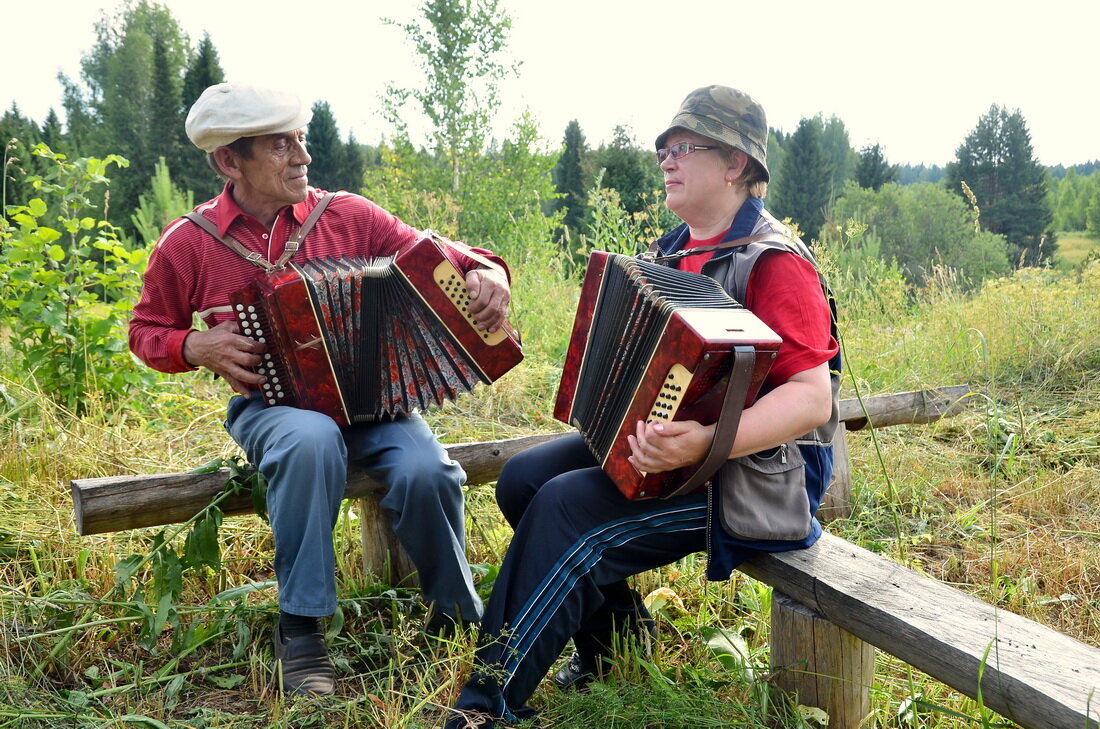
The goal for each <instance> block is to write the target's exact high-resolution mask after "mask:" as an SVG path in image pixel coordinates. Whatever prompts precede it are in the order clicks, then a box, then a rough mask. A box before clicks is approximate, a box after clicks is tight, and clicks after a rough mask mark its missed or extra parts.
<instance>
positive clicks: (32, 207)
mask: <svg viewBox="0 0 1100 729" xmlns="http://www.w3.org/2000/svg"><path fill="white" fill-rule="evenodd" d="M27 210H29V211H30V214H31V215H33V216H34V217H36V218H41V217H42V216H43V215H45V214H46V210H47V208H46V203H45V201H44V200H43V199H42V198H40V197H36V198H32V199H31V201H30V202H28V203H27Z"/></svg>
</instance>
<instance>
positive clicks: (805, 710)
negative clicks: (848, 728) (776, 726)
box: [798, 704, 829, 726]
mask: <svg viewBox="0 0 1100 729" xmlns="http://www.w3.org/2000/svg"><path fill="white" fill-rule="evenodd" d="M798 715H799V716H801V717H802V718H803V719H805V720H806V721H812V722H814V723H815V724H819V725H821V726H829V715H828V714H826V713H825V710H824V709H819V708H818V707H816V706H804V705H803V704H799V705H798Z"/></svg>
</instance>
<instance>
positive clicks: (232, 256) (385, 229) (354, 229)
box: [129, 184, 507, 372]
mask: <svg viewBox="0 0 1100 729" xmlns="http://www.w3.org/2000/svg"><path fill="white" fill-rule="evenodd" d="M231 189H232V185H231V184H227V185H226V186H225V189H224V190H223V191H222V193H221V195H219V196H218V197H216V198H214V199H213V200H210V201H209V202H206V203H203V204H202V205H199V206H198V207H197V208H195V210H196V211H198V212H200V213H201V214H202V215H203V216H204V217H206V218H208V219H209V220H211V221H213V223H214V224H215V225H217V226H218V231H219V232H220V233H221V234H222V236H225V235H226V234H228V235H230V236H232V237H233V238H236V239H237V240H238V241H240V242H241V243H242V244H244V246H245V247H247V248H248V249H249V250H251V251H255V252H258V253H260V254H261V255H262V256H263V257H264V258H266V259H267V260H269V261H274V260H276V259H277V258H278V257H279V254H281V253H282V252H283V247H284V245H285V243H286V241H287V240H288V239H289V238H290V236H291V235H292V234H293V233H294V231H295V230H297V228H298V226H300V225H301V224H302V223H303V222H305V219H306V217H307V216H308V215H309V212H310V211H311V210H312V209H313V208H314V206H315V205H316V204H317V201H318V200H320V199H321V197H323V196H324V195H325V192H324V191H323V190H318V189H316V188H312V187H311V188H309V192H308V197H307V198H306V200H305V201H304V202H301V203H298V204H296V205H290V206H287V207H286V208H283V209H282V210H281V211H279V215H278V217H277V218H276V220H275V223H274V225H272V227H271V230H265V229H264V227H263V225H261V224H260V222H259V221H258V220H256V219H255V218H253V217H252V216H250V215H247V214H245V213H244V212H243V211H242V210H241V209H240V207H239V206H238V205H237V203H236V202H235V201H234V200H233V196H232V194H231ZM420 238H421V232H420V231H418V230H417V229H416V228H413V227H412V226H410V225H407V224H405V223H403V222H402V221H401V220H399V219H398V218H396V217H395V216H394V215H392V214H390V213H389V212H387V211H386V210H383V209H382V208H380V207H379V206H378V205H375V204H374V203H373V202H371V201H370V200H367V199H366V198H364V197H362V196H360V195H352V194H342V195H338V196H337V197H336V198H334V199H333V200H332V202H331V203H330V204H329V206H328V208H327V209H326V210H325V212H324V213H323V214H322V215H321V217H320V218H319V219H318V220H317V224H316V225H315V226H314V227H313V229H312V230H311V231H310V232H309V234H308V235H307V236H306V240H305V241H304V242H303V243H302V247H301V248H300V249H299V250H298V252H297V253H295V255H294V258H293V260H294V261H305V260H308V259H310V258H318V257H323V256H334V257H335V256H360V257H364V258H373V257H387V256H392V255H394V254H396V253H397V252H398V251H400V250H401V249H402V248H404V247H405V246H408V245H411V244H412V243H415V242H416V241H417V240H419V239H420ZM471 250H473V251H476V252H477V253H480V254H482V255H484V256H486V257H487V258H489V259H490V260H492V261H493V262H494V263H497V264H499V265H500V266H501V267H502V268H504V270H505V271H507V267H506V266H505V265H504V262H503V261H502V260H500V259H499V258H497V257H496V256H493V255H492V254H490V253H489V252H488V251H486V250H484V249H481V248H472V249H471ZM448 257H451V258H452V259H453V260H452V262H453V263H454V264H455V266H456V267H457V268H458V269H459V270H461V271H463V272H466V271H469V270H471V269H473V268H476V267H477V263H476V262H475V261H474V260H473V259H471V258H469V257H467V256H465V255H463V254H461V253H460V252H458V251H454V250H451V251H448ZM261 273H262V271H261V269H259V268H257V267H256V266H255V265H254V264H252V263H249V262H248V261H246V260H244V259H243V258H242V257H241V256H239V255H237V254H236V253H234V252H233V251H231V250H229V248H227V247H226V246H224V245H222V243H220V242H219V241H217V240H214V238H212V237H211V236H210V234H209V233H207V232H206V231H204V230H202V229H201V228H199V226H197V225H195V224H194V223H192V222H191V221H190V220H187V219H185V218H180V219H179V220H176V221H175V222H173V223H171V224H169V225H168V227H167V228H165V229H164V232H163V233H162V234H161V237H160V240H158V241H157V244H156V246H155V247H154V248H153V252H152V254H151V255H150V256H149V266H148V268H147V269H146V271H145V279H144V283H143V286H142V290H141V299H140V300H139V301H138V303H137V305H136V306H135V307H134V313H133V317H132V318H131V320H130V337H129V338H130V349H131V351H133V353H134V354H135V355H137V356H138V358H140V359H141V360H142V361H143V362H145V363H146V364H147V365H149V366H150V367H152V368H154V369H157V370H160V371H162V372H185V371H188V370H192V369H194V368H193V367H191V366H190V365H189V364H187V362H186V361H185V360H184V359H183V340H184V339H186V337H187V335H188V334H189V333H190V332H191V325H192V317H193V316H194V314H196V313H197V314H198V316H199V318H201V319H202V320H203V321H204V322H205V323H206V325H207V326H210V327H213V326H215V325H217V324H219V323H221V322H223V321H226V320H229V319H233V314H232V311H231V310H230V307H229V296H230V294H232V293H234V292H235V291H239V290H240V289H242V288H244V287H245V285H247V284H248V282H249V281H251V280H252V279H253V278H255V277H256V276H258V275H260V274H261Z"/></svg>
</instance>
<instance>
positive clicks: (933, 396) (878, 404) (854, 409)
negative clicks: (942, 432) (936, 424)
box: [840, 385, 970, 430]
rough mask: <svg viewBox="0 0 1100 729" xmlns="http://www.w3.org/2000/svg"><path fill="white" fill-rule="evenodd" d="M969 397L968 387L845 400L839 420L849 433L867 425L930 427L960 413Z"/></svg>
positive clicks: (841, 405)
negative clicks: (944, 418) (934, 422)
mask: <svg viewBox="0 0 1100 729" xmlns="http://www.w3.org/2000/svg"><path fill="white" fill-rule="evenodd" d="M969 394H970V387H969V386H968V385H949V386H947V387H938V388H935V389H932V390H913V391H911V392H898V393H894V394H892V395H875V396H873V397H865V398H862V399H860V398H851V399H845V400H841V401H840V419H841V421H843V422H844V424H845V425H846V426H847V428H848V430H861V429H862V428H865V427H867V425H868V423H870V424H872V425H874V426H875V427H876V428H884V427H886V426H889V425H908V424H913V423H931V422H933V421H935V420H939V419H940V418H943V417H946V416H947V415H952V414H954V413H956V412H958V410H959V409H960V408H961V406H962V404H963V402H965V400H966V398H967V396H968V395H969ZM868 418H870V420H868Z"/></svg>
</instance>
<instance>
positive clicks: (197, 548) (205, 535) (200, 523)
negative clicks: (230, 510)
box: [183, 506, 222, 570]
mask: <svg viewBox="0 0 1100 729" xmlns="http://www.w3.org/2000/svg"><path fill="white" fill-rule="evenodd" d="M221 523H222V511H221V509H219V508H218V507H216V506H211V507H210V508H209V509H207V510H206V512H205V514H204V515H203V516H202V517H200V518H199V519H197V520H196V521H195V523H194V524H193V525H192V526H191V531H190V532H188V534H187V541H186V542H185V544H184V548H183V564H184V565H186V566H187V567H192V568H194V567H201V566H202V565H206V566H207V567H210V568H211V569H213V570H218V569H220V568H221V563H222V559H221V544H219V542H218V528H219V527H220V526H221Z"/></svg>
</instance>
